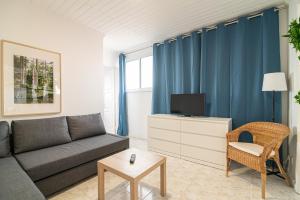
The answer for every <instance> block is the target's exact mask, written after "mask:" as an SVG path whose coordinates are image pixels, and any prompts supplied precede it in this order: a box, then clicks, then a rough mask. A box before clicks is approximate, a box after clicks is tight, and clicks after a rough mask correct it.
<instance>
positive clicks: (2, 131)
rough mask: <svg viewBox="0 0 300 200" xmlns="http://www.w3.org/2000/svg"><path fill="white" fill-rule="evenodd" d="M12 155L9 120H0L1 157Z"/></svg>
mask: <svg viewBox="0 0 300 200" xmlns="http://www.w3.org/2000/svg"><path fill="white" fill-rule="evenodd" d="M9 155H10V143H9V124H8V122H5V121H1V122H0V158H3V157H7V156H9Z"/></svg>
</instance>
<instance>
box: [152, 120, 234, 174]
mask: <svg viewBox="0 0 300 200" xmlns="http://www.w3.org/2000/svg"><path fill="white" fill-rule="evenodd" d="M228 131H231V118H215V117H186V116H178V115H174V114H173V115H171V114H156V115H150V116H148V149H149V150H151V151H155V152H159V153H162V154H166V155H170V156H174V157H177V158H181V159H184V160H189V161H192V162H197V163H200V164H203V165H207V166H211V167H214V168H218V169H225V163H226V162H225V161H226V133H227V132H228Z"/></svg>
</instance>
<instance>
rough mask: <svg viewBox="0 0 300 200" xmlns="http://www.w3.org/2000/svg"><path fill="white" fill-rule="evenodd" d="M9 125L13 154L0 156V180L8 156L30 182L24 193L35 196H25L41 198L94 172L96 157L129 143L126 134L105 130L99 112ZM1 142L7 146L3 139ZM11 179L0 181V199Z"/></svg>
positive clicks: (113, 151)
mask: <svg viewBox="0 0 300 200" xmlns="http://www.w3.org/2000/svg"><path fill="white" fill-rule="evenodd" d="M11 129H12V138H13V141H12V143H13V145H12V147H13V148H12V152H13V156H14V157H12V156H9V157H5V158H1V159H0V180H2V176H5V177H6V176H8V175H5V174H2V168H3V167H5V165H4V164H3V165H2V164H1V162H4V163H9V162H8V161H6V160H7V159H12V160H13V161H14V162H15V164H16V167H19V170H20V174H22V173H23V176H24V177H25V178H24V179H26V178H27V179H28V181H29V182H30V183H31V184H25V185H26V186H27V187H30V188H31V190H29V189H28V188H25V189H26V190H27V191H31V192H33V194H31V193H30V194H28V196H30V195H32V196H34V197H35V198H29V197H28V198H27V199H43V195H44V196H46V197H48V196H49V195H52V194H54V193H55V192H58V191H60V190H62V189H64V188H66V187H68V186H70V185H73V184H75V183H77V182H78V181H80V180H82V179H85V178H87V177H89V176H92V175H94V174H96V172H97V168H96V167H97V164H96V163H97V160H99V159H101V158H104V157H106V156H109V155H112V154H114V153H117V152H120V151H122V150H124V149H127V148H128V147H129V139H128V138H126V137H121V136H117V135H112V134H108V133H106V131H105V129H104V125H103V122H102V119H101V115H100V114H93V115H83V116H68V117H56V118H47V119H35V120H18V121H13V122H12V124H11ZM0 139H1V138H0ZM5 144H6V146H7V142H6V143H5ZM0 145H2V144H0ZM0 150H1V147H0ZM5 159H6V160H5ZM15 159H16V160H17V162H18V163H19V165H20V166H19V165H18V163H17V162H16V160H15ZM2 160H3V161H2ZM13 161H11V162H13ZM22 169H23V170H24V171H23V170H22ZM25 172H26V173H25ZM6 174H7V173H6ZM27 175H28V176H27ZM29 177H30V178H29ZM6 178H7V177H6ZM8 179H9V178H8ZM8 182H9V181H8ZM13 183H14V180H11V181H10V184H5V185H6V186H5V187H7V189H6V190H3V187H2V185H3V184H4V183H2V181H1V183H0V199H2V198H1V195H2V193H3V194H4V193H8V191H14V188H15V187H14V186H15V185H14V184H13ZM5 187H4V189H5ZM36 187H37V188H38V189H39V190H38V189H37V188H36ZM25 189H24V190H25ZM22 190H23V189H22V188H21V189H20V191H22ZM40 191H41V192H40ZM10 193H14V192H10ZM41 193H42V194H43V195H41ZM7 195H10V194H7ZM39 196H40V197H39ZM5 199H18V198H14V197H10V196H8V197H7V198H5ZM21 199H23V200H24V199H26V198H24V197H23V196H22V198H21Z"/></svg>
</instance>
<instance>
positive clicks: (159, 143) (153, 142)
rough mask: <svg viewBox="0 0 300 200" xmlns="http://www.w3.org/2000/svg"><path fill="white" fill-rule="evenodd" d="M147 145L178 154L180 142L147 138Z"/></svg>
mask: <svg viewBox="0 0 300 200" xmlns="http://www.w3.org/2000/svg"><path fill="white" fill-rule="evenodd" d="M148 145H149V147H150V149H151V148H153V149H156V150H161V151H165V152H169V153H173V154H177V155H180V144H176V143H173V142H168V141H163V140H157V139H153V138H149V140H148Z"/></svg>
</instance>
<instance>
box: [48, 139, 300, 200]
mask: <svg viewBox="0 0 300 200" xmlns="http://www.w3.org/2000/svg"><path fill="white" fill-rule="evenodd" d="M130 145H131V146H132V147H136V148H140V149H146V148H147V147H146V142H145V141H143V140H136V139H131V144H130ZM158 188H159V170H155V171H154V172H153V173H151V174H150V175H148V176H147V177H145V178H144V179H143V180H142V182H141V184H140V187H139V198H140V199H143V200H160V199H166V200H167V199H172V200H173V199H174V200H202V199H203V200H256V199H261V198H260V195H261V190H260V175H259V174H258V173H256V172H254V171H253V170H249V169H247V168H239V169H235V170H234V171H233V172H231V173H230V177H229V178H227V177H225V173H224V171H221V170H217V169H214V168H210V167H206V166H203V165H199V164H195V163H191V162H188V161H184V160H180V159H177V158H172V157H168V158H167V196H166V197H164V198H162V197H160V195H159V189H158ZM105 190H106V199H107V200H127V199H128V200H129V199H130V196H129V184H128V182H126V181H125V180H123V179H121V178H119V177H118V176H115V175H113V174H111V173H108V172H107V173H105ZM267 199H268V200H275V199H276V200H300V195H297V194H296V193H295V192H294V190H293V188H290V187H288V186H286V184H285V182H284V181H283V180H281V179H279V178H277V177H274V176H269V177H267ZM51 200H97V177H93V178H91V179H88V180H86V181H84V182H82V183H80V184H78V185H76V186H74V187H71V188H70V189H68V190H66V191H64V192H62V193H60V194H58V195H56V196H54V197H53V198H51Z"/></svg>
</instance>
